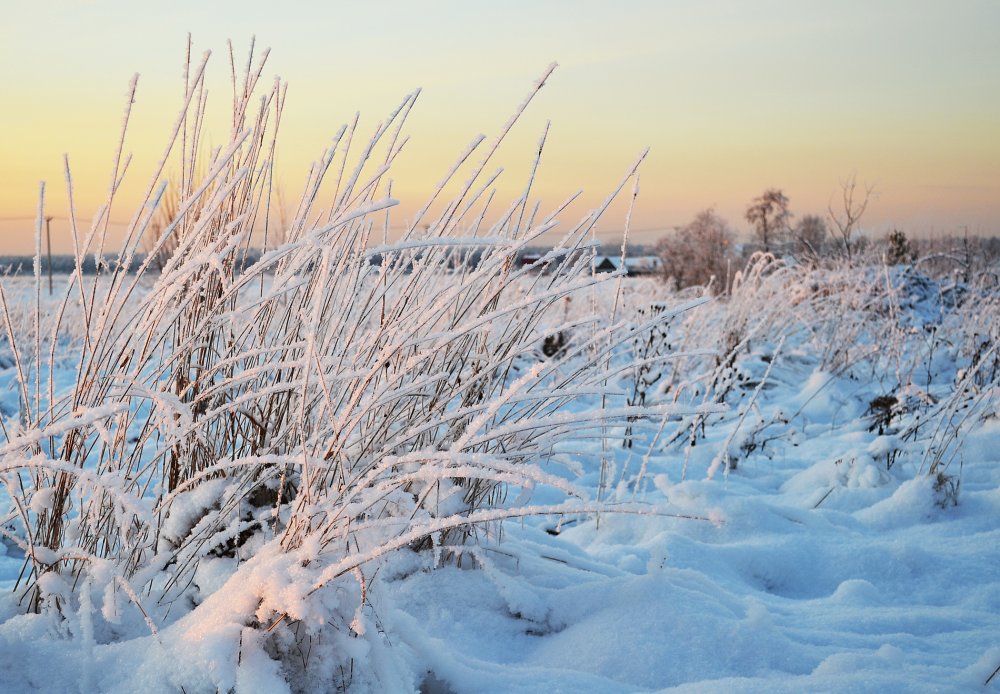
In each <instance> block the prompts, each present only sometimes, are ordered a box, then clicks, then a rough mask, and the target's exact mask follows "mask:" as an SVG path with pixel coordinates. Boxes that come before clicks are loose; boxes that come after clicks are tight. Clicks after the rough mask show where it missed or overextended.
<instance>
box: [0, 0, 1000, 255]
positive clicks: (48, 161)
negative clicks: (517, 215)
mask: <svg viewBox="0 0 1000 694" xmlns="http://www.w3.org/2000/svg"><path fill="white" fill-rule="evenodd" d="M3 14H4V21H3V24H2V26H0V65H2V73H0V76H2V80H3V82H2V87H0V252H8V253H11V252H25V251H30V249H31V248H32V247H33V240H32V234H33V231H32V229H33V223H32V222H31V221H30V218H31V217H32V216H33V215H34V214H35V211H36V208H37V204H38V182H39V181H40V180H45V181H47V182H48V193H47V204H46V209H47V212H48V213H49V214H53V215H56V216H57V217H64V216H65V215H66V203H65V198H66V192H65V185H64V183H63V174H62V155H63V153H64V152H66V153H68V154H69V156H70V161H71V164H72V167H73V173H74V178H75V182H76V186H75V187H76V195H77V206H78V211H79V213H80V215H81V216H83V217H86V218H87V219H89V218H90V216H91V215H92V214H93V213H94V211H95V210H96V208H97V207H98V205H99V204H100V203H101V201H102V200H103V198H104V195H105V194H106V191H107V188H108V183H109V176H110V167H111V160H112V157H113V154H114V149H115V144H116V139H117V136H118V128H119V124H120V121H121V114H122V109H123V106H124V99H125V90H126V87H127V85H128V82H129V79H130V77H131V75H132V74H133V73H135V72H138V73H140V80H139V91H138V96H137V101H136V104H135V107H134V111H133V129H132V131H131V133H130V136H129V139H128V141H127V144H126V149H127V150H129V151H131V152H133V153H134V155H135V159H134V163H133V171H132V179H133V183H134V186H135V187H136V188H138V187H139V186H140V185H141V184H145V183H146V182H147V181H148V176H149V174H150V170H151V168H152V166H153V164H154V162H155V161H156V159H157V158H158V157H159V155H160V153H161V150H162V147H163V145H164V143H165V140H166V135H167V128H168V126H169V124H170V123H172V121H173V119H174V118H175V116H176V113H177V109H178V108H179V106H180V97H181V92H182V82H181V69H182V60H183V51H184V46H185V41H186V35H187V32H189V31H190V32H191V33H192V34H193V38H194V42H195V49H196V53H197V54H200V53H201V52H202V51H203V50H205V49H211V50H212V51H213V54H214V55H213V59H212V63H211V64H210V72H209V81H208V85H209V90H210V95H211V96H210V99H212V100H213V103H214V104H215V105H216V106H225V105H226V103H227V100H228V93H229V89H230V86H229V78H228V58H227V55H226V39H227V38H231V39H232V40H233V43H234V46H235V47H236V49H237V50H238V51H240V52H242V51H244V50H245V48H246V46H247V45H248V43H249V39H250V37H251V36H252V35H256V36H257V41H258V45H259V46H270V47H271V49H272V52H271V58H270V60H269V62H268V68H267V69H266V70H265V75H268V74H278V75H280V76H281V77H282V78H283V79H284V80H286V81H287V82H288V83H289V90H288V102H287V107H286V111H285V115H284V118H283V121H282V133H281V139H280V144H279V147H280V151H279V154H278V160H277V165H278V171H279V176H280V179H281V181H282V185H283V188H284V189H285V191H286V196H287V197H288V198H290V199H291V198H296V197H297V195H298V193H299V188H300V186H301V184H302V182H303V180H304V178H305V175H306V171H307V169H308V165H309V163H310V161H312V160H313V159H315V158H316V157H318V156H319V154H320V152H321V151H322V150H323V148H324V147H325V146H326V145H327V143H328V142H329V139H330V137H331V136H332V135H333V134H334V133H335V132H336V130H337V129H338V127H339V126H340V124H341V123H344V122H346V121H348V120H349V119H350V118H352V117H353V114H354V112H355V111H356V110H360V111H361V113H362V132H367V130H368V129H370V128H372V127H374V124H375V123H376V122H378V120H380V119H381V118H382V116H384V115H385V114H386V113H387V112H388V111H390V110H391V109H392V108H393V107H394V106H395V105H396V104H397V103H398V102H399V101H400V99H401V98H402V97H403V96H404V95H405V94H406V93H407V92H409V91H411V90H412V89H413V88H414V87H418V86H419V87H422V88H423V89H424V91H423V94H422V95H421V97H420V100H419V101H418V103H417V107H416V109H415V111H414V114H413V115H412V117H411V119H410V125H409V133H410V134H411V136H412V138H413V139H412V141H411V143H410V144H409V145H408V146H407V149H406V151H405V152H404V155H403V157H404V159H403V160H402V161H401V162H400V163H399V164H400V165H399V166H398V167H396V171H395V173H394V178H395V180H396V184H395V186H396V187H395V188H394V193H395V194H396V196H397V197H400V198H401V199H402V201H403V205H402V206H401V209H400V210H399V212H398V213H396V214H397V218H396V219H397V221H398V223H402V222H403V221H404V219H405V217H406V215H407V214H408V213H412V211H413V210H414V209H416V208H418V207H419V206H420V205H421V203H422V202H423V199H424V196H425V195H426V194H427V191H428V190H429V189H430V188H431V187H432V186H433V184H434V183H435V182H436V181H437V180H439V179H440V177H441V175H442V173H443V172H444V171H445V170H446V169H447V168H448V166H449V164H450V163H451V162H452V161H453V159H454V158H455V156H456V155H457V154H458V153H459V152H460V151H461V150H462V149H463V148H464V147H465V145H466V144H467V142H468V141H469V140H470V139H471V138H472V137H473V136H474V135H475V134H477V133H480V132H482V133H485V134H487V135H493V134H494V133H495V132H496V130H497V129H498V128H499V126H500V125H501V124H502V123H503V122H504V121H506V119H507V117H508V116H509V114H510V112H511V111H512V109H513V108H514V107H515V106H516V105H517V104H518V103H519V102H520V100H521V99H522V97H523V96H524V94H525V93H526V91H527V89H528V88H529V87H530V85H531V83H532V82H533V80H534V79H535V78H536V77H537V76H538V75H539V74H540V73H541V72H542V71H543V70H544V68H545V67H546V66H547V65H548V64H549V63H551V62H553V61H558V62H559V63H560V67H559V69H558V70H556V72H555V74H554V75H553V77H552V79H551V80H550V82H549V84H548V85H547V86H546V87H545V88H544V89H543V90H542V92H541V93H540V95H539V97H538V98H537V100H536V101H535V103H534V104H533V105H532V106H531V108H530V110H529V112H528V114H527V115H526V117H525V118H524V119H523V120H522V122H521V123H520V125H519V128H518V130H517V132H516V135H515V137H514V138H513V139H512V140H511V141H510V143H509V144H508V146H507V147H506V148H505V149H504V150H503V151H502V152H501V155H502V156H501V158H500V160H499V161H498V163H501V164H503V165H505V166H506V167H507V170H508V173H507V174H506V179H505V180H506V182H505V183H504V184H503V185H502V186H501V190H500V193H501V194H502V195H503V196H505V197H506V198H508V199H509V198H511V197H513V196H515V195H516V194H517V192H519V191H520V189H521V188H522V186H523V181H524V176H525V173H526V171H527V169H528V167H529V165H530V162H531V158H532V149H533V147H534V144H535V142H536V141H537V138H538V135H539V134H540V132H541V130H542V128H543V127H544V124H545V121H546V120H547V119H551V121H552V131H551V134H550V136H549V140H548V146H547V148H546V154H545V155H544V158H543V163H542V166H543V169H542V176H541V179H540V182H539V186H538V188H537V191H538V193H539V195H540V197H541V198H542V199H543V208H545V207H547V206H554V205H555V204H556V203H557V202H558V201H560V200H561V199H562V198H563V197H565V196H566V195H568V194H570V193H572V192H574V191H575V190H577V189H578V188H583V189H585V190H586V191H587V196H586V197H585V198H584V200H583V201H582V202H581V203H580V206H579V207H578V209H574V210H573V211H571V214H570V215H569V216H568V217H567V218H566V220H567V222H569V221H574V220H575V219H577V218H579V217H580V216H581V215H582V214H583V213H584V212H585V211H586V208H587V207H588V206H592V205H594V204H596V202H597V201H598V200H599V199H600V198H602V197H603V195H604V194H605V193H606V192H607V191H608V190H609V189H610V188H611V187H612V186H613V185H614V184H615V183H616V182H617V180H618V179H619V178H620V176H621V174H622V172H623V171H624V170H625V168H626V167H627V166H628V165H629V164H630V163H631V161H632V160H633V159H634V158H635V156H636V154H637V153H638V152H639V151H640V150H641V149H642V148H643V147H645V146H647V145H648V146H650V147H651V154H650V156H649V159H648V160H647V161H646V163H645V164H644V165H643V168H642V193H641V196H640V200H639V204H638V207H637V210H636V213H635V216H634V219H633V226H634V227H635V228H636V233H635V234H634V235H633V240H635V241H639V242H647V241H654V240H655V239H656V238H657V237H659V236H661V235H663V233H664V230H666V229H669V228H672V227H673V226H676V225H679V224H683V223H685V222H687V221H689V220H690V219H691V218H692V217H693V216H694V215H695V214H696V213H697V212H698V211H699V210H701V209H704V208H706V207H709V206H715V207H716V209H717V211H718V212H719V213H720V214H722V215H723V216H724V217H726V218H727V219H728V220H729V221H730V223H731V224H732V226H733V227H734V228H736V229H737V230H740V231H743V230H745V229H746V228H747V224H746V223H745V222H744V220H743V211H744V209H745V208H746V205H747V203H748V202H749V201H750V200H751V199H752V198H753V197H754V196H756V195H759V194H760V193H761V192H762V191H763V190H764V189H765V188H767V187H779V188H782V189H784V191H785V193H786V194H787V195H788V197H789V198H790V200H791V207H792V211H793V212H795V213H796V214H797V215H803V214H809V213H823V212H824V211H825V210H826V207H827V204H828V201H829V200H830V198H831V196H833V195H834V194H836V193H838V191H839V181H840V180H842V179H844V178H845V177H846V176H848V175H850V174H851V173H852V172H856V175H857V178H858V180H859V182H866V183H870V184H874V185H875V186H876V188H877V191H878V196H877V198H876V199H874V200H873V201H872V203H871V205H870V207H869V210H868V213H867V215H866V217H865V219H864V226H865V227H866V228H867V230H868V231H869V233H871V234H873V235H879V234H882V233H884V232H885V231H886V230H888V229H889V228H891V227H893V226H895V227H899V228H902V229H904V230H906V231H908V232H910V233H914V234H926V233H947V232H951V231H956V230H959V229H961V228H963V227H965V226H968V228H969V230H970V231H972V232H974V233H982V234H996V233H998V232H1000V41H997V36H998V34H1000V2H998V1H997V0H954V1H953V2H950V3H945V2H941V1H940V0H865V1H856V0H848V1H843V0H840V1H838V2H829V1H828V0H827V1H823V2H819V1H812V0H755V1H753V2H751V1H737V0H716V1H713V0H702V1H700V2H693V1H692V2H681V1H679V0H658V1H645V0H629V2H587V1H580V0H574V1H566V2H528V1H513V2H511V1H508V2H493V3H484V2H473V1H471V0H467V1H449V2H366V3H360V2H358V3H346V2H345V3H342V2H332V1H327V2H322V3H320V2H316V3H313V2H308V3H307V2H299V3H294V2H288V3H284V4H281V5H279V4H278V3H275V2H273V0H269V1H268V2H262V1H258V0H242V1H241V2H228V1H216V0H199V1H197V2H192V1H189V0H174V1H172V2H170V3H136V2H124V1H113V2H112V1H89V2H86V1H77V2H53V1H52V0H49V1H47V2H39V3H28V2H19V3H16V4H15V3H5V7H4V9H3ZM365 125H367V126H368V128H367V129H366V128H365V127H364V126H365ZM212 132H215V133H217V136H216V140H218V138H221V137H223V136H224V135H225V134H226V129H225V127H224V126H221V125H220V126H219V127H216V128H214V130H212V129H210V135H211V133H212ZM131 190H132V189H127V190H126V195H130V194H133V193H130V192H129V191H131ZM128 214H129V211H128V210H127V209H124V207H123V208H122V211H121V212H119V214H118V215H117V216H116V218H124V217H127V216H128ZM623 217H624V213H623V210H622V209H620V208H616V209H613V210H612V212H611V214H610V215H609V216H608V217H606V218H605V220H604V222H603V224H602V226H601V227H600V230H601V235H602V237H604V238H606V239H609V240H610V239H614V238H615V237H616V236H618V237H620V229H621V227H622V221H623ZM22 218H29V219H28V220H27V221H25V220H23V219H22ZM67 228H68V227H67V224H66V223H65V221H63V220H61V219H58V218H57V219H56V220H55V222H53V237H54V238H53V241H54V246H55V249H56V250H57V251H65V250H67V249H68V248H69V240H68V236H67V234H68V231H67Z"/></svg>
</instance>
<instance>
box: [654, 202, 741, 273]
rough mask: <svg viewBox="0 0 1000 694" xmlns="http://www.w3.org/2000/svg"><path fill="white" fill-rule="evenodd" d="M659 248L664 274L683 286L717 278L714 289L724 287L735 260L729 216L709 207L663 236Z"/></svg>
mask: <svg viewBox="0 0 1000 694" xmlns="http://www.w3.org/2000/svg"><path fill="white" fill-rule="evenodd" d="M656 250H657V253H658V254H659V256H660V258H661V260H662V262H663V270H662V272H663V278H664V279H665V280H668V281H670V280H671V279H672V280H673V281H676V282H677V286H678V287H679V288H681V289H683V288H684V287H691V286H695V285H705V284H708V283H709V282H711V281H712V280H713V278H714V280H715V284H714V289H715V291H720V290H721V289H724V288H725V285H726V283H727V281H728V279H729V277H728V276H729V269H730V267H731V264H732V260H733V233H732V231H730V229H729V225H728V224H727V223H726V220H725V219H723V218H722V217H720V216H719V215H717V214H716V213H715V210H713V209H712V208H709V209H707V210H702V211H701V212H699V213H698V214H697V216H696V217H695V218H694V219H693V220H692V221H691V222H689V223H688V224H685V225H684V226H682V227H678V228H677V229H676V230H675V231H674V233H673V234H672V235H670V236H668V237H666V238H663V239H660V241H659V243H657V244H656Z"/></svg>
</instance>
